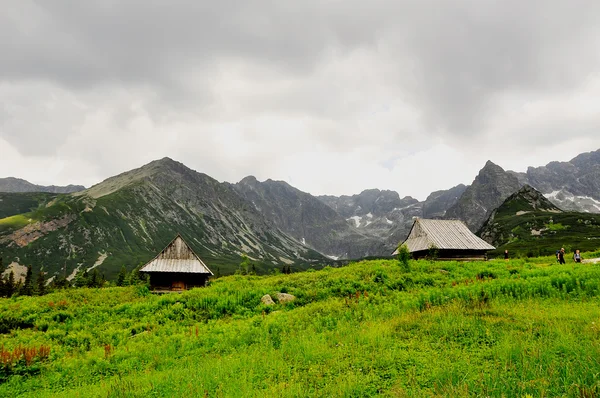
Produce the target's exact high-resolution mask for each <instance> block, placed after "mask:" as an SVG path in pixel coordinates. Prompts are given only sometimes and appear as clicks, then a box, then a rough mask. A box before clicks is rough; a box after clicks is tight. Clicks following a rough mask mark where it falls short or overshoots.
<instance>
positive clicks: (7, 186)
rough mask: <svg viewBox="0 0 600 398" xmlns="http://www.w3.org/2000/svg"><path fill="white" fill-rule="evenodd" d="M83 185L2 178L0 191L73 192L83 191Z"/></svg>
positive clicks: (0, 179)
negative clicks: (36, 183)
mask: <svg viewBox="0 0 600 398" xmlns="http://www.w3.org/2000/svg"><path fill="white" fill-rule="evenodd" d="M84 189H85V187H84V186H83V185H67V186H64V187H60V186H56V185H50V186H43V185H35V184H32V183H30V182H29V181H26V180H23V179H21V178H15V177H6V178H0V192H10V193H22V192H47V193H73V192H79V191H83V190H84Z"/></svg>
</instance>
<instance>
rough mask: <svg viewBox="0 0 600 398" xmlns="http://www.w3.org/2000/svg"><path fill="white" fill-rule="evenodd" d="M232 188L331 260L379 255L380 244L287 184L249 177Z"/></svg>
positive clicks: (280, 226)
mask: <svg viewBox="0 0 600 398" xmlns="http://www.w3.org/2000/svg"><path fill="white" fill-rule="evenodd" d="M232 186H233V188H234V189H235V190H236V191H237V192H238V193H239V194H240V195H241V196H242V197H243V198H244V199H246V200H247V201H248V202H249V203H252V205H253V206H254V208H255V209H256V211H258V212H259V213H261V214H262V216H263V217H264V218H265V219H266V220H268V221H269V222H271V223H272V224H273V225H274V226H275V227H277V228H279V229H281V230H282V231H284V232H286V233H287V234H289V235H290V236H292V237H294V238H295V239H296V240H297V241H299V242H302V244H304V245H306V246H307V247H311V248H314V249H315V250H317V251H319V252H321V253H323V254H326V255H327V256H329V257H330V258H334V259H338V258H360V257H365V256H372V255H379V254H380V253H382V252H383V249H382V246H383V243H382V242H381V240H380V239H377V237H375V236H372V235H371V234H368V233H364V232H363V231H360V230H359V229H358V228H356V227H355V226H354V225H353V224H350V223H348V222H347V221H346V219H345V218H344V217H343V216H342V215H341V214H340V213H339V212H336V211H335V210H334V209H333V208H331V207H329V206H327V205H326V204H325V203H323V202H322V201H320V200H319V199H317V198H316V197H314V196H312V195H310V194H308V193H305V192H302V191H300V190H298V189H296V188H294V187H292V186H290V185H289V184H287V183H286V182H283V181H273V180H267V181H264V182H259V181H258V180H256V178H254V177H252V176H250V177H246V178H244V179H243V180H242V181H240V182H239V183H237V184H235V185H232Z"/></svg>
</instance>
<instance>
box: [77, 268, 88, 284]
mask: <svg viewBox="0 0 600 398" xmlns="http://www.w3.org/2000/svg"><path fill="white" fill-rule="evenodd" d="M88 283H89V281H88V272H87V270H85V271H83V272H78V273H77V275H76V276H75V282H74V285H75V286H76V287H85V286H87V285H88Z"/></svg>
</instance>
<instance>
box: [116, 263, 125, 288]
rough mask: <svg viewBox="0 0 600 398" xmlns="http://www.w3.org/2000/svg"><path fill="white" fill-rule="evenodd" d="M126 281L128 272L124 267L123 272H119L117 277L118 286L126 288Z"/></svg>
mask: <svg viewBox="0 0 600 398" xmlns="http://www.w3.org/2000/svg"><path fill="white" fill-rule="evenodd" d="M125 279H127V270H126V269H125V266H124V265H123V266H122V267H121V272H119V276H117V286H125Z"/></svg>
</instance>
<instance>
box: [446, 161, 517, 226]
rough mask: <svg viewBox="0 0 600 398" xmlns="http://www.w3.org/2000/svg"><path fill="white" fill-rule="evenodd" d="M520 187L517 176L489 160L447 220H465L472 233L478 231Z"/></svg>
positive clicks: (450, 211) (450, 212)
mask: <svg viewBox="0 0 600 398" xmlns="http://www.w3.org/2000/svg"><path fill="white" fill-rule="evenodd" d="M520 187H521V184H520V182H519V180H518V179H517V177H516V176H514V175H513V174H511V173H509V172H506V171H504V169H503V168H502V167H500V166H498V165H496V164H495V163H493V162H492V161H489V160H488V161H487V163H486V164H485V166H484V167H483V168H482V169H481V170H480V171H479V174H478V175H477V177H475V180H474V181H473V183H472V184H471V185H470V186H469V187H468V188H467V189H466V190H465V192H464V193H463V194H462V196H461V197H460V199H459V200H458V202H456V204H455V205H453V206H452V207H451V208H449V209H448V211H447V212H446V215H445V218H450V219H459V220H463V221H465V222H466V224H467V226H468V227H469V228H470V229H471V230H472V231H477V230H478V229H479V228H481V226H482V225H483V223H484V222H485V220H486V219H487V217H488V216H489V214H490V213H491V211H492V210H494V209H495V208H497V207H498V206H500V205H501V204H502V202H504V200H506V198H508V197H509V196H510V195H512V194H513V193H514V192H516V191H518V190H519V188H520Z"/></svg>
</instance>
